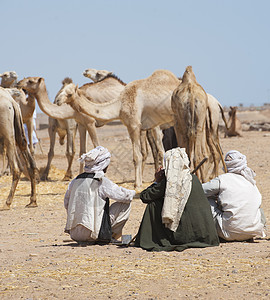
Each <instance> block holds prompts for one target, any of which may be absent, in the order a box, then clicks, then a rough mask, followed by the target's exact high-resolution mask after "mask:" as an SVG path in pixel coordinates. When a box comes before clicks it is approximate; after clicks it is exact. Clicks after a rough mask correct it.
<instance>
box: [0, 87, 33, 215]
mask: <svg viewBox="0 0 270 300" xmlns="http://www.w3.org/2000/svg"><path fill="white" fill-rule="evenodd" d="M0 116H1V118H0V135H1V136H2V137H3V139H4V144H5V146H6V149H7V156H8V162H9V165H10V168H11V171H12V186H11V189H10V192H9V195H8V198H7V200H6V202H5V204H4V206H3V208H2V209H3V210H6V209H9V208H10V205H11V203H12V200H13V197H14V193H15V190H16V187H17V184H18V182H19V179H20V175H21V170H22V166H21V165H20V161H19V155H18V153H17V150H16V145H17V146H18V149H19V151H20V154H21V155H20V157H22V159H23V160H24V163H25V165H26V167H27V170H28V174H29V176H30V180H31V196H30V203H29V204H28V205H27V207H36V206H37V202H36V175H37V168H36V163H35V160H34V159H33V157H32V156H31V153H30V151H29V148H28V147H27V141H26V137H25V133H24V129H23V121H22V116H21V111H20V108H19V105H18V104H17V103H16V102H15V101H14V99H13V98H12V97H11V96H10V94H9V93H8V92H7V91H6V90H5V89H3V88H0Z"/></svg>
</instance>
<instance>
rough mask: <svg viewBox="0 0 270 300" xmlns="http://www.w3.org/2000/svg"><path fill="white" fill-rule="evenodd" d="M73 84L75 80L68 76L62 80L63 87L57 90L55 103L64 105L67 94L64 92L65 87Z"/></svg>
mask: <svg viewBox="0 0 270 300" xmlns="http://www.w3.org/2000/svg"><path fill="white" fill-rule="evenodd" d="M71 83H72V84H73V80H72V79H71V78H69V77H66V78H64V79H63V80H62V87H61V89H60V90H59V91H58V92H57V94H56V96H55V98H54V103H55V104H57V105H59V106H60V105H62V104H63V103H64V100H65V96H64V95H65V94H64V93H62V91H63V89H64V88H65V87H66V86H68V85H69V84H71Z"/></svg>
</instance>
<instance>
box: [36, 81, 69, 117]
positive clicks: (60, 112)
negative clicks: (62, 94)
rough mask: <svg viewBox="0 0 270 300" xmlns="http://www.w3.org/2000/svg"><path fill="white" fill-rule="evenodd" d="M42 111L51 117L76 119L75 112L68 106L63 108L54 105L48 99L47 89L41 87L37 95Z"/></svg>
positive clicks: (62, 106) (64, 105)
mask: <svg viewBox="0 0 270 300" xmlns="http://www.w3.org/2000/svg"><path fill="white" fill-rule="evenodd" d="M35 97H36V100H37V102H38V105H39V107H40V109H41V110H42V111H43V112H44V113H45V114H46V115H48V116H49V117H51V118H54V119H58V120H64V119H72V118H74V117H75V112H74V110H73V109H72V108H71V107H69V106H68V105H66V104H63V105H61V106H59V105H56V104H53V103H52V102H51V101H50V100H49V97H48V93H47V90H46V87H44V86H43V87H41V88H40V89H39V90H38V91H37V92H36V94H35Z"/></svg>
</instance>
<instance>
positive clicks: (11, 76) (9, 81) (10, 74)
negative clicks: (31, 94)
mask: <svg viewBox="0 0 270 300" xmlns="http://www.w3.org/2000/svg"><path fill="white" fill-rule="evenodd" d="M0 77H1V86H2V87H3V88H12V87H16V85H17V79H18V75H17V73H16V72H15V71H7V72H4V73H2V74H0Z"/></svg>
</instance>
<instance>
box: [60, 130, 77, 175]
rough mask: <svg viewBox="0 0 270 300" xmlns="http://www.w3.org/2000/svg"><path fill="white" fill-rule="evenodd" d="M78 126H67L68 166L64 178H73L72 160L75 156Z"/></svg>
mask: <svg viewBox="0 0 270 300" xmlns="http://www.w3.org/2000/svg"><path fill="white" fill-rule="evenodd" d="M76 131H77V126H76V127H75V128H74V129H71V130H70V129H69V128H67V145H66V157H67V160H68V168H67V171H66V174H65V176H64V178H63V180H70V179H72V169H71V167H72V162H73V159H74V156H75V137H76Z"/></svg>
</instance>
